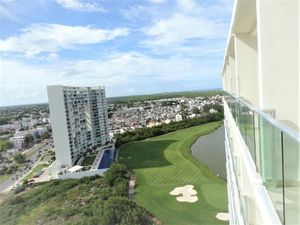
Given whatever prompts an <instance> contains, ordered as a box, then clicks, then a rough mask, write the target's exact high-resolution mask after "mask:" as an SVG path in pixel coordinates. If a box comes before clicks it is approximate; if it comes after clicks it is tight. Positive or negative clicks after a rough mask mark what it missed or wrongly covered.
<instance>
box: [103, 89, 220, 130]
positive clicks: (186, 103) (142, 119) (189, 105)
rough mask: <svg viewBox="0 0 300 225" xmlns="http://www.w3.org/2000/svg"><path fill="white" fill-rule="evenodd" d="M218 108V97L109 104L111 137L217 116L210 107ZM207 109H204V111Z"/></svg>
mask: <svg viewBox="0 0 300 225" xmlns="http://www.w3.org/2000/svg"><path fill="white" fill-rule="evenodd" d="M216 105H222V97H221V96H219V95H216V96H211V97H193V98H187V97H180V98H166V99H159V100H149V101H142V102H130V103H123V104H117V105H116V104H109V106H108V109H109V126H110V131H111V135H114V134H117V133H123V132H126V131H131V130H135V129H137V128H143V127H153V126H158V125H161V124H164V123H166V124H168V123H170V122H175V121H176V122H178V121H182V120H183V119H187V118H195V117H201V116H203V115H205V114H207V113H217V112H218V110H217V109H215V108H214V106H216ZM206 108H207V110H206Z"/></svg>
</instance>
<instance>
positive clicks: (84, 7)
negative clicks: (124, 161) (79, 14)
mask: <svg viewBox="0 0 300 225" xmlns="http://www.w3.org/2000/svg"><path fill="white" fill-rule="evenodd" d="M56 2H57V3H58V4H60V5H61V6H62V7H64V8H66V9H71V10H76V11H83V12H104V11H105V9H103V8H102V7H101V6H100V5H98V4H96V3H92V2H87V1H83V0H56Z"/></svg>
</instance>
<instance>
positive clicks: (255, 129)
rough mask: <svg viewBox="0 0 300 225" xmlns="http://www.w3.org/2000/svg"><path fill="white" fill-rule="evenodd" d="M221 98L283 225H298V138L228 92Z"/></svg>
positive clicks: (297, 134) (299, 217)
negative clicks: (227, 107)
mask: <svg viewBox="0 0 300 225" xmlns="http://www.w3.org/2000/svg"><path fill="white" fill-rule="evenodd" d="M224 99H225V101H226V103H227V105H228V106H229V109H230V111H231V114H232V116H233V118H234V120H235V122H236V124H237V126H238V128H239V130H240V133H241V135H242V136H243V139H244V142H245V143H246V145H247V147H248V149H249V152H250V154H251V156H252V159H253V161H254V163H255V165H256V170H257V172H258V173H259V174H260V175H261V178H262V180H263V183H264V185H265V187H266V189H267V191H268V193H269V195H270V197H271V199H272V201H273V204H274V206H275V209H276V210H277V213H278V215H279V217H280V219H281V221H282V223H283V224H284V225H297V224H300V137H299V133H297V132H296V131H294V130H292V129H290V128H288V127H287V126H285V125H284V124H282V123H281V122H279V121H277V120H275V119H274V118H273V117H271V116H270V115H268V114H266V113H264V112H262V111H260V110H259V109H256V108H254V107H252V106H250V105H249V104H248V103H246V102H245V101H243V100H242V99H240V98H238V97H235V96H233V95H231V94H229V93H227V92H225V94H224Z"/></svg>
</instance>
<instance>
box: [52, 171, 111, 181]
mask: <svg viewBox="0 0 300 225" xmlns="http://www.w3.org/2000/svg"><path fill="white" fill-rule="evenodd" d="M107 170H108V169H102V170H86V171H80V172H75V173H65V174H62V175H59V174H58V179H80V178H83V177H91V176H95V175H99V176H103V175H104V173H105V172H106V171H107Z"/></svg>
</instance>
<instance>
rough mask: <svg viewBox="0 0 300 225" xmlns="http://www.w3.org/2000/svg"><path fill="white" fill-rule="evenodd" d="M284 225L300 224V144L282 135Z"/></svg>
mask: <svg viewBox="0 0 300 225" xmlns="http://www.w3.org/2000/svg"><path fill="white" fill-rule="evenodd" d="M282 139H283V158H284V164H283V165H284V196H285V198H284V203H285V221H286V222H285V224H286V225H294V224H300V144H299V143H298V142H297V141H296V140H294V139H292V138H291V137H290V136H288V135H286V134H284V133H283V134H282Z"/></svg>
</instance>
